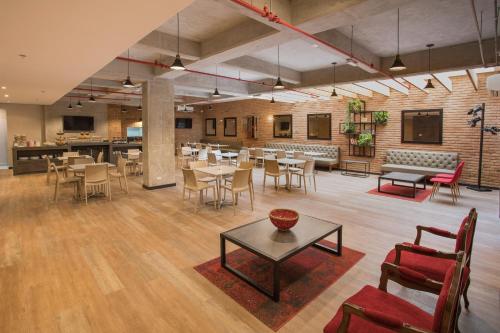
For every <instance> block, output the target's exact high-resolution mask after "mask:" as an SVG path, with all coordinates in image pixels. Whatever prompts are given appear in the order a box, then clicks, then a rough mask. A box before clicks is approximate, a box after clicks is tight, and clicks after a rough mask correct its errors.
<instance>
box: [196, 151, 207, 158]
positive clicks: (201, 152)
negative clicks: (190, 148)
mask: <svg viewBox="0 0 500 333" xmlns="http://www.w3.org/2000/svg"><path fill="white" fill-rule="evenodd" d="M207 158H208V152H207V150H206V149H200V151H199V152H198V159H199V160H206V159H207Z"/></svg>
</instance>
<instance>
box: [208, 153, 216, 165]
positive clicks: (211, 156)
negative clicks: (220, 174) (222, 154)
mask: <svg viewBox="0 0 500 333" xmlns="http://www.w3.org/2000/svg"><path fill="white" fill-rule="evenodd" d="M208 163H209V164H217V156H215V154H214V153H208Z"/></svg>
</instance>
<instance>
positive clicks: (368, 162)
mask: <svg viewBox="0 0 500 333" xmlns="http://www.w3.org/2000/svg"><path fill="white" fill-rule="evenodd" d="M342 162H344V163H353V164H354V163H359V164H370V161H362V160H342Z"/></svg>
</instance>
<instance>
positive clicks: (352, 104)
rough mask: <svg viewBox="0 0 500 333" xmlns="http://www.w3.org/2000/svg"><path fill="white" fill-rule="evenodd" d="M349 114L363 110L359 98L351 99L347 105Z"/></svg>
mask: <svg viewBox="0 0 500 333" xmlns="http://www.w3.org/2000/svg"><path fill="white" fill-rule="evenodd" d="M347 106H348V109H349V112H355V113H356V112H361V111H362V109H363V102H361V100H360V99H359V98H353V99H351V100H350V101H349V103H348V105H347Z"/></svg>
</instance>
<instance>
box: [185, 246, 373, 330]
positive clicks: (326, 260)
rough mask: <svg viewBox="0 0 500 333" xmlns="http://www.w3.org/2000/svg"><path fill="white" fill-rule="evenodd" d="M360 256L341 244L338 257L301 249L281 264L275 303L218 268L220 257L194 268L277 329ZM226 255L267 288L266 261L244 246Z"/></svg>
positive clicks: (269, 274) (269, 282)
mask: <svg viewBox="0 0 500 333" xmlns="http://www.w3.org/2000/svg"><path fill="white" fill-rule="evenodd" d="M321 243H322V244H325V245H328V246H331V247H333V246H335V244H334V243H331V242H329V241H321ZM364 255H365V254H364V253H362V252H358V251H355V250H352V249H349V248H347V247H345V246H344V247H343V248H342V256H341V257H337V256H335V255H333V254H330V253H328V252H326V251H323V250H320V249H318V248H315V247H309V248H307V249H305V250H304V251H302V252H301V253H299V254H297V255H296V256H294V257H291V258H290V259H288V260H287V261H285V262H284V263H282V264H281V271H280V272H281V280H280V282H281V293H280V297H281V300H280V302H279V303H276V302H273V301H272V300H271V299H270V298H269V297H267V296H265V295H264V294H262V293H261V292H259V291H258V290H256V289H255V288H253V287H252V286H250V285H249V284H247V283H246V282H245V281H243V280H241V279H239V278H238V277H236V276H235V275H234V274H232V273H230V272H229V271H227V270H226V269H224V268H222V267H221V266H220V258H215V259H213V260H210V261H208V262H206V263H203V264H201V265H199V266H196V267H194V269H195V270H196V271H198V272H199V273H200V274H201V275H203V276H204V277H205V278H207V279H208V280H209V281H210V282H212V283H213V284H214V285H216V286H217V287H219V288H220V289H221V290H222V291H224V292H225V293H226V294H227V295H229V296H230V297H231V298H232V299H234V300H235V301H236V302H238V304H240V305H241V306H243V307H244V308H245V309H247V311H249V312H250V313H252V314H253V315H254V316H255V317H256V318H257V319H259V320H260V321H262V322H263V323H264V324H266V325H267V326H268V327H270V328H271V329H272V330H274V331H277V330H278V329H280V327H282V326H283V325H284V324H286V323H287V322H288V321H289V320H290V319H292V318H293V317H294V316H295V315H296V314H297V313H298V312H299V311H300V310H301V309H302V308H303V307H305V306H306V305H307V304H308V303H309V302H311V301H312V300H313V299H314V298H316V297H317V296H318V295H319V294H321V293H322V292H323V291H324V290H325V289H326V288H328V287H329V286H331V285H332V284H333V283H334V282H335V281H337V280H338V279H339V278H340V277H341V276H342V275H344V274H345V273H346V272H347V271H348V270H349V269H350V268H351V267H353V266H354V265H355V264H356V263H357V262H358V261H359V260H360V259H361V258H363V256H364ZM226 258H227V262H228V264H229V265H230V266H232V267H234V268H236V269H238V270H239V271H241V272H243V273H244V274H246V275H247V276H249V277H251V278H252V279H254V280H255V281H257V282H259V284H261V285H262V286H266V288H267V289H268V290H271V285H272V268H271V265H270V264H269V262H268V261H266V260H264V259H262V258H260V257H257V256H256V255H254V254H252V253H250V252H248V251H246V250H244V249H238V250H235V251H233V252H231V253H229V254H227V256H226ZM332 311H333V310H332Z"/></svg>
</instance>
